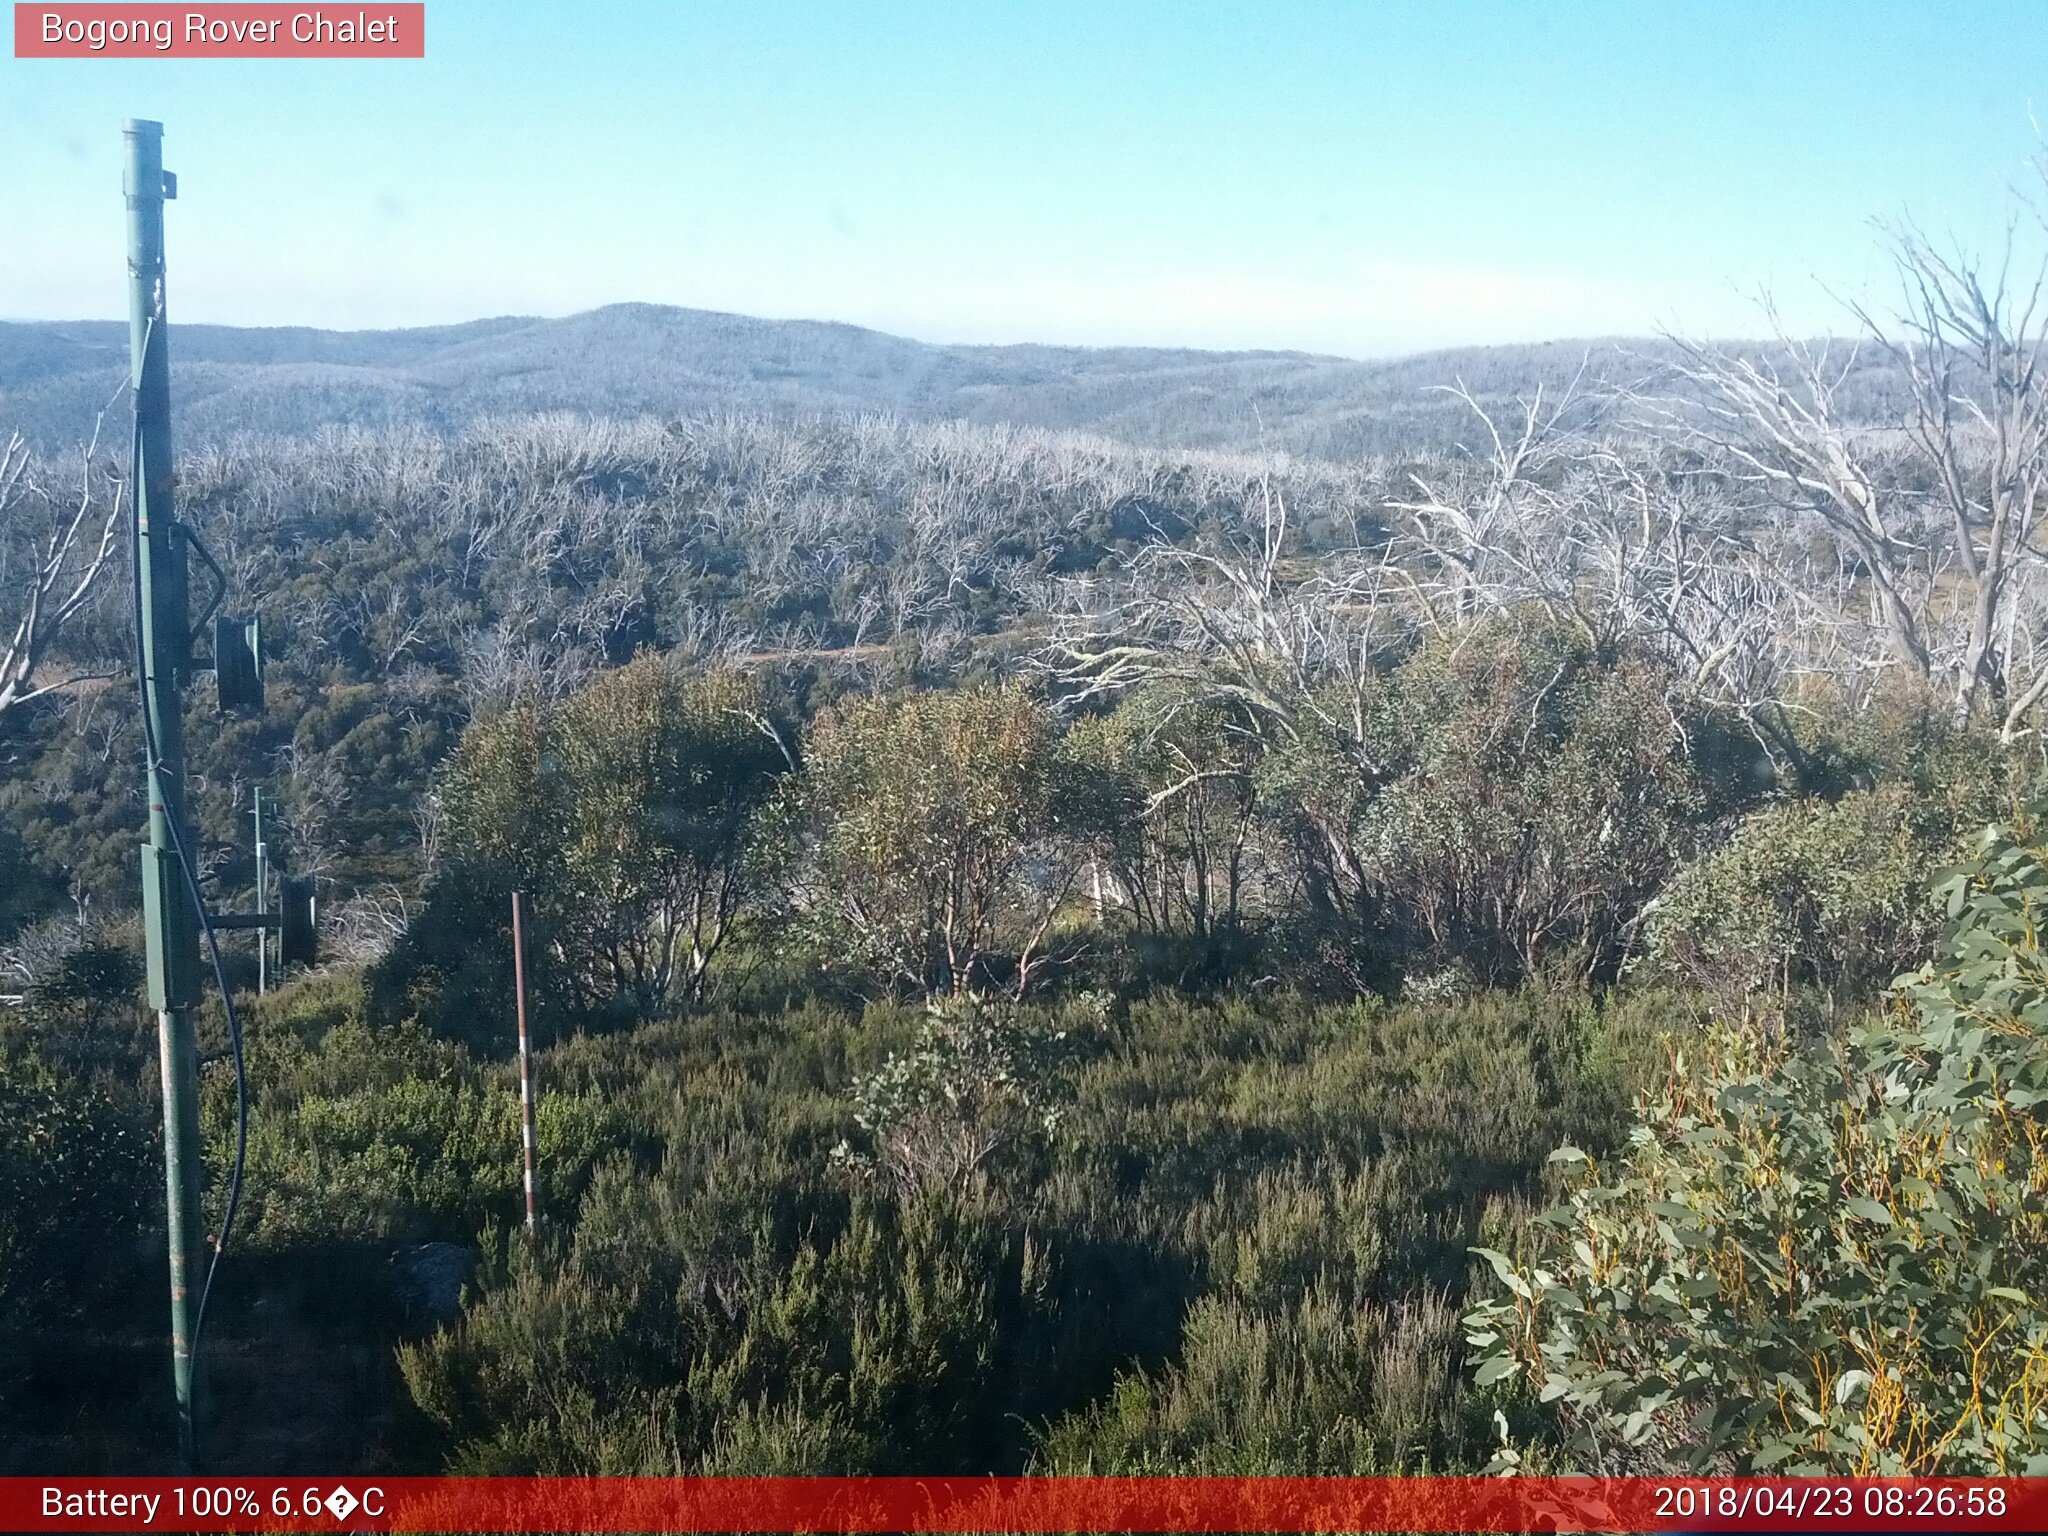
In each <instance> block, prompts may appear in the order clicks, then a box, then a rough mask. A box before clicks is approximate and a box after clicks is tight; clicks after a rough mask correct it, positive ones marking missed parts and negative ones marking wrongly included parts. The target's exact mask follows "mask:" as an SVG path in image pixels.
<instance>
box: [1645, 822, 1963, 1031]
mask: <svg viewBox="0 0 2048 1536" xmlns="http://www.w3.org/2000/svg"><path fill="white" fill-rule="evenodd" d="M1960 843H1961V834H1960V833H1959V831H1958V829H1957V827H1956V825H1955V823H1954V822H1953V821H1952V820H1950V818H1949V816H1948V815H1947V814H1945V813H1944V812H1943V810H1942V809H1941V808H1940V807H1938V806H1935V805H1932V804H1930V803H1929V802H1928V801H1927V800H1925V799H1924V798H1923V797H1922V796H1921V795H1920V794H1918V793H1917V792H1916V791H1915V790H1914V789H1913V788H1912V787H1911V786H1909V785H1904V784H1885V785H1881V786H1879V787H1877V788H1873V789H1863V790H1854V791H1851V792H1850V793H1849V794H1846V795H1844V796H1843V797H1842V798H1841V799H1840V800H1837V801H1834V802H1832V803H1830V802H1827V801H1811V800H1803V801H1794V802H1792V803H1790V804H1786V805H1777V806H1773V807H1771V808H1770V809H1768V810H1764V811H1759V812H1757V813H1756V814H1754V815H1752V816H1750V817H1749V818H1748V819H1747V820H1745V821H1744V822H1743V823H1742V825H1741V826H1740V827H1739V828H1738V829H1737V830H1736V833H1735V835H1734V837H1733V838H1731V839H1730V840H1729V841H1728V842H1727V843H1726V844H1725V845H1723V846H1722V847H1720V848H1717V849H1715V850H1714V851H1713V852H1711V853H1708V854H1706V855H1704V856H1702V857H1701V858H1699V859H1697V860H1695V861H1694V862H1693V863H1691V864H1689V865H1687V866H1686V867H1685V868H1684V869H1683V870H1681V871H1680V872H1679V874H1678V876H1677V877H1676V878H1675V879H1673V880H1672V882H1671V883H1670V885H1669V886H1667V887H1666V888H1665V890H1664V892H1663V894H1662V896H1661V897H1660V898H1659V900H1658V903H1657V906H1656V909H1655V910H1654V911H1653V912H1652V914H1651V917H1650V920H1649V923H1648V925H1647V928H1648V935H1647V948H1648V958H1649V960H1650V963H1651V964H1652V965H1653V966H1655V967H1660V968H1663V969H1665V970H1667V971H1668V972H1670V973H1672V974H1674V975H1675V976H1676V977H1677V978H1679V979H1681V980H1683V981H1685V982H1686V983H1688V984H1690V985H1693V986H1696V987H1699V988H1701V989H1702V990H1704V991H1705V992H1707V993H1708V994H1709V995H1710V996H1711V997H1713V998H1714V999H1715V1001H1716V1003H1717V1004H1718V1005H1719V1006H1720V1007H1721V1009H1722V1010H1723V1011H1724V1012H1728V1013H1731V1014H1732V1013H1736V1012H1740V1011H1742V1010H1743V1009H1745V1008H1747V1007H1749V1006H1751V1004H1752V1002H1753V1001H1754V1000H1755V999H1756V997H1757V996H1758V995H1759V994H1771V993H1776V994H1778V996H1779V997H1780V998H1782V996H1783V994H1784V993H1785V992H1786V990H1788V989H1789V988H1790V987H1792V986H1793V985H1795V984H1802V983H1803V984H1810V985H1813V986H1816V987H1819V988H1820V989H1821V990H1822V991H1823V992H1825V993H1826V994H1827V995H1828V996H1829V997H1830V998H1833V999H1838V1000H1843V1001H1849V1002H1862V1001H1867V1000H1868V999H1870V998H1871V997H1873V996H1874V995H1875V994H1876V993H1877V991H1878V990H1879V989H1880V988H1882V987H1884V986H1885V985H1887V984H1888V983H1889V982H1890V981H1891V980H1892V978H1893V977H1894V976H1896V975H1898V974H1899V972H1901V971H1903V970H1905V969H1907V968H1908V967H1909V966H1911V965H1912V964H1913V963H1914V961H1915V960H1916V959H1917V958H1918V957H1919V956H1922V955H1924V954H1926V953H1927V951H1928V949H1929V947H1930V946H1931V945H1932V944H1933V943H1934V941H1935V938H1936V937H1937V935H1938V934H1939V932H1940V928H1941V919H1940V913H1939V911H1938V909H1937V908H1936V906H1935V904H1934V902H1933V901H1932V900H1931V899H1930V898H1929V896H1928V894H1927V872H1928V870H1930V869H1931V868H1933V867H1934V866H1935V865H1937V864H1939V863H1941V862H1943V861H1944V860H1947V859H1951V858H1953V857H1955V856H1956V855H1957V854H1958V853H1960V851H1961V848H1960Z"/></svg>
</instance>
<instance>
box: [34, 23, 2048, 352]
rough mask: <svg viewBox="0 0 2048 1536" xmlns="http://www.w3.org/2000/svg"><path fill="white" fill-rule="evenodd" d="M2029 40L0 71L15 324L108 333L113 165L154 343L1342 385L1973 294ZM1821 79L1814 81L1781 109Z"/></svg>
mask: <svg viewBox="0 0 2048 1536" xmlns="http://www.w3.org/2000/svg"><path fill="white" fill-rule="evenodd" d="M2043 44H2048V10H2043V9H2042V8H2040V7H2037V6H2027V5H2019V4H1983V5H1976V6H1970V7H1966V8H1961V9H1957V10H1950V11H1942V12H1935V11H1932V10H1930V9H1928V8H1925V7H1919V6H1913V5H1884V6H1878V5H1847V4H1837V5H1815V6H1810V7H1802V8H1800V9H1799V10H1798V11H1797V12H1796V13H1784V12H1769V13H1766V12H1762V11H1759V10H1751V9H1748V8H1738V7H1715V6H1709V7H1695V8H1690V9H1687V10H1684V11H1680V10H1676V9H1669V10H1667V9H1664V8H1648V7H1632V6H1627V5H1621V4H1617V3H1591V0H1580V3H1574V4H1565V5H1557V6H1549V7H1543V8H1540V9H1538V8H1523V7H1510V6H1505V5H1501V4H1497V3H1485V0H1465V3H1461V4H1455V5H1447V6H1439V7H1431V8H1429V9H1428V10H1426V11H1425V10H1422V9H1419V8H1418V9H1415V10H1405V9H1398V8H1394V7H1348V6H1335V5H1326V4H1323V5H1319V4H1313V3H1308V0H1300V3H1292V4H1284V5H1273V6H1266V7H1257V8H1252V7H1243V6H1231V5H1221V6H1216V7H1211V8H1204V9H1202V10H1200V11H1199V12H1196V11H1191V10H1188V9H1186V8H1181V7H1174V6H1169V5H1164V4H1141V3H1132V4H1129V5H1124V6H1118V7H1114V8H1096V9H1090V8H1086V7H1081V6H1078V5H1063V4H1048V5H1037V6H1003V5H992V6H988V7H977V8H975V9H974V11H973V12H971V13H966V12H959V11H955V10H948V9H946V8H941V7H934V6H925V5H917V4H910V3H897V4H890V5H881V6H876V7H872V8H863V9H862V10H861V11H860V12H859V13H858V14H855V13H851V12H843V11H837V10H833V9H830V8H814V7H789V8H775V9H774V10H773V11H769V10H766V9H763V10H759V11H755V10H734V9H714V8H710V7H701V8H700V7H684V6H673V5H660V4H650V3H622V4H615V5H606V6H586V7H577V8H574V9H573V10H572V9H568V8H562V7H558V6H544V5H537V4H511V3H503V4H491V5H483V4H479V3H476V0H433V4H432V5H431V6H430V7H429V10H428V41H427V56H426V58H425V59H423V60H419V61H335V60H295V61H263V62H249V61H231V60H222V61H213V60H181V61H176V62H166V61H164V60H158V59H144V60H120V59H109V60H98V61H78V60H37V59H9V60H7V61H6V63H5V65H4V66H0V68H4V69H5V70H6V71H7V73H6V74H5V76H4V79H5V89H4V90H0V173H4V175H5V177H6V180H7V182H8V184H9V186H10V190H11V191H13V193H14V195H15V196H16V198H17V199H18V201H19V202H20V203H21V204H22V205H23V206H30V207H34V208H36V209H37V210H38V213H39V216H38V217H37V218H36V219H35V220H33V221H32V222H31V221H24V228H23V229H22V230H21V232H20V234H19V236H18V237H17V239H16V240H15V241H14V242H13V243H12V244H11V245H10V248H9V250H8V252H7V253H6V255H5V257H4V258H0V263H4V264H0V306H4V307H5V308H6V309H7V310H8V311H9V312H10V313H12V314H15V315H18V316H20V317H21V318H24V319H65V318H75V317H77V316H79V315H82V314H93V313H101V314H119V313H120V312H121V309H122V307H123V306H122V299H121V261H120V256H121V223H120V191H119V186H120V174H119V157H120V143H121V135H120V128H121V123H122V121H123V120H124V119H126V118H129V117H149V118H155V119H158V120H161V121H162V122H163V123H164V124H165V129H166V132H165V157H166V163H167V164H168V165H169V166H170V167H171V168H172V169H174V170H176V171H177V172H178V173H179V175H180V178H181V186H182V192H183V196H182V197H181V199H180V200H179V201H178V202H177V203H176V204H174V205H173V206H172V208H171V209H170V210H169V242H170V251H171V258H172V272H173V277H172V284H173V290H172V309H173V313H174V314H175V315H177V316H178V317H179V318H180V319H181V320H183V321H186V322H194V323H215V324H229V325H240V326H274V325H289V324H299V325H317V326H320V327H323V328H330V329H339V330H359V329H399V328H413V327H418V326H423V325H445V324H457V323H462V322H463V321H464V320H465V319H468V318H479V317H483V316H493V317H495V316H503V315H521V316H525V315H532V316H536V317H540V318H560V317H564V316H568V315H572V314H577V313H582V312H585V311H588V310H590V309H593V308H600V307H603V306H605V305H608V304H612V303H619V302H647V303H659V304H668V305H675V306H680V307H686V308H693V309H702V310H708V311H712V312H722V313H734V314H745V315H756V316H763V317H782V316H787V317H799V316H805V317H807V316H831V317H833V319H834V320H836V321H838V322H839V323H845V324H853V325H859V326H863V327H866V328H870V329H874V330H879V331H883V332H885V333H888V334H891V335H897V336H905V337H912V338H916V339H919V340H924V341H928V342H931V343H933V344H941V345H944V344H973V345H1005V344H1019V343H1040V344H1048V345H1077V346H1091V347H1104V346H1174V347H1188V348H1194V349H1199V350H1205V351H1214V350H1224V351H1240V350H1272V351H1305V352H1310V353H1315V354H1319V355H1326V356H1336V357H1347V358H1358V359H1382V358H1390V357H1399V356H1406V355H1410V354H1413V353H1416V352H1427V351H1436V350H1443V349H1447V348H1453V347H1459V346H1471V345H1489V344H1503V345H1505V344H1517V343H1525V342H1532V341H1537V340H1542V339H1555V338H1561V337H1572V338H1579V337H1585V336H1637V335H1647V334H1652V333H1654V332H1656V331H1658V330H1660V329H1676V330H1679V331H1683V332H1686V333H1688V334H1722V335H1753V334H1756V333H1758V332H1759V331H1760V330H1761V329H1762V328H1763V327H1762V323H1761V319H1760V317H1759V316H1758V315H1757V314H1756V311H1755V309H1754V303H1753V296H1754V295H1755V294H1756V293H1757V292H1758V291H1759V290H1763V289H1768V290H1769V291H1771V292H1772V293H1773V294H1774V296H1775V297H1776V299H1777V301H1778V303H1779V305H1780V306H1781V310H1782V312H1783V314H1784V317H1785V320H1786V323H1787V324H1788V325H1789V326H1791V327H1792V328H1793V329H1795V330H1799V331H1804V332H1808V333H1813V332H1818V331H1822V330H1826V329H1830V328H1839V327H1841V326H1843V325H1845V324H1846V321H1845V320H1844V319H1843V318H1842V316H1841V310H1840V305H1839V300H1838V299H1836V298H1835V297H1831V296H1830V292H1829V290H1830V289H1832V290H1833V291H1834V292H1836V293H1839V294H1841V295H1843V296H1858V297H1870V298H1873V299H1875V300H1877V301H1878V302H1880V303H1882V302H1883V300H1884V297H1885V289H1884V288H1883V287H1882V286H1881V285H1880V279H1881V278H1882V275H1883V272H1884V266H1883V261H1882V258H1881V255H1880V253H1879V252H1878V251H1877V250H1876V248H1875V244H1874V241H1873V240H1872V237H1871V230H1870V228H1869V223H1870V221H1871V220H1872V219H1873V218H1898V217H1911V218H1913V219H1915V220H1917V221H1918V222H1919V223H1920V224H1921V225H1923V226H1924V227H1926V228H1927V229H1929V230H1930V231H1933V232H1935V233H1936V234H1949V233H1953V234H1954V235H1955V236H1956V237H1957V238H1958V239H1959V240H1961V241H1962V242H1963V243H1964V244H1965V245H1966V246H1968V247H1971V248H1974V249H1983V248H1985V247H1987V246H1988V245H1991V244H1993V243H1995V242H1996V240H1997V239H1998V238H1999V237H2000V235H2001V233H2002V231H2003V228H2004V225H2005V221H2006V219H2007V217H2008V214H2009V212H2010V211H2011V208H2012V199H2011V193H2012V190H2013V188H2014V187H2015V186H2020V185H2025V184H2027V182H2028V179H2029V178H2030V176H2031V175H2032V173H2031V171H2030V170H2029V167H2028V162H2029V159H2030V157H2031V156H2033V155H2034V154H2035V153H2037V152H2038V150H2039V147H2040V146H2039V141H2038V137H2037V135H2036V133H2035V130H2034V129H2033V127H2032V126H2031V113H2032V107H2033V102H2032V97H2031V94H2030V93H2031V91H2032V90H2033V89H2034V81H2033V77H2032V75H2031V74H2030V68H2031V61H2032V60H2033V59H2035V58H2036V57H2038V56H2039V55H2040V53H2041V51H2042V49H2041V46H2040V45H2043ZM1821 65H1824V66H1825V67H1819V66H1821Z"/></svg>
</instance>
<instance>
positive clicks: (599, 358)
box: [0, 304, 1898, 459]
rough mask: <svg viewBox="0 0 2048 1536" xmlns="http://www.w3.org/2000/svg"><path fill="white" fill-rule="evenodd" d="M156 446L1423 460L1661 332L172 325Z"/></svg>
mask: <svg viewBox="0 0 2048 1536" xmlns="http://www.w3.org/2000/svg"><path fill="white" fill-rule="evenodd" d="M171 352H172V356H173V357H174V358H175V359H176V360H177V366H178V370H179V374H178V388H179V408H178V433H179V441H180V442H181V443H182V444H185V445H187V446H193V447H199V446H212V445H218V444H222V443H225V442H227V441H228V440H230V439H232V438H233V437H235V436H236V435H237V434H240V433H254V434H259V435H271V434H277V433H285V434H300V433H308V432H313V431H317V430H320V429H322V428H327V427H333V426H350V427H384V426H393V425H419V426H425V427H430V428H434V429H436V430H444V431H445V430H460V429H463V428H466V427H467V426H469V425H470V424H471V423H473V422H475V421H476V420H477V419H478V418H479V417H483V416H492V415H506V414H521V413H527V412H532V411H569V412H575V413H579V414H583V415H590V416H603V417H627V418H630V417H635V416H642V415H653V416H657V417H663V418H674V417H686V416H703V415H718V414H725V413H731V412H739V413H743V414H751V415H772V416H774V417H777V418H779V419H784V420H803V419H808V418H814V417H818V416H830V415H844V414H855V415H861V414H884V415H889V416H892V417H896V418H899V419H902V420H906V421H911V422H943V421H966V422H974V423H980V424H984V425H1001V426H1012V427H1018V426H1022V427H1044V428H1048V429H1052V430H1057V431H1080V432H1090V433H1100V434H1103V435H1106V436H1110V437H1114V438H1116V439H1117V440H1119V441H1122V442H1127V443H1131V444H1135V445H1141V446H1151V447H1160V448H1167V447H1171V448H1202V449H1243V450H1259V449H1264V450H1269V451H1271V450H1285V451H1288V452H1291V453H1295V454H1302V455H1308V456H1311V457H1318V458H1332V459H1341V458H1351V457H1356V456H1360V455H1365V454H1376V453H1408V452H1423V451H1442V450H1445V449H1449V448H1451V447H1453V446H1455V445H1457V444H1460V443H1464V442H1466V441H1467V440H1468V436H1469V434H1470V432H1471V430H1472V428H1473V425H1474V423H1473V420H1472V417H1471V414H1470V412H1469V411H1468V410H1466V409H1465V408H1464V407H1462V406H1461V405H1459V404H1458V403H1457V402H1456V401H1453V400H1449V399H1447V398H1445V396H1444V395H1443V394H1442V393H1441V391H1442V390H1443V389H1444V388H1447V387H1449V386H1452V385H1454V384H1460V383H1462V384H1463V385H1464V386H1466V387H1467V388H1469V389H1470V390H1471V391H1472V392H1473V393H1474V394H1475V395H1476V396H1478V397H1479V398H1480V399H1481V400H1482V401H1484V402H1487V403H1489V404H1491V405H1496V406H1498V405H1504V404H1509V403H1511V402H1512V401H1513V400H1514V399H1515V398H1516V397H1517V396H1518V395H1523V394H1530V393H1533V392H1534V391H1535V390H1537V389H1538V388H1548V389H1551V390H1553V391H1555V390H1557V389H1559V388H1562V387H1563V386H1565V385H1566V384H1568V383H1569V382H1570V381H1571V380H1572V379H1573V378H1574V377H1575V376H1577V375H1579V374H1580V373H1581V372H1584V373H1586V374H1588V375H1590V376H1591V377H1592V378H1594V379H1595V380H1599V381H1606V382H1612V383H1630V382H1634V381H1636V380H1638V379H1640V378H1642V377H1643V376H1645V375H1646V374H1649V373H1651V372H1653V371H1655V369H1656V368H1657V367H1658V365H1659V364H1661V363H1663V362H1666V361H1668V360H1669V358H1670V356H1671V350H1670V348H1669V346H1668V345H1667V344H1665V343H1663V342H1660V341H1655V340H1642V341H1621V342H1617V341H1587V342H1554V343H1548V344H1544V345H1532V346H1516V347H1477V348H1468V349H1465V350H1463V351H1456V352H1438V353H1430V354H1425V355H1420V356H1415V357H1405V358H1397V359H1392V360H1386V361H1375V362H1354V361H1350V360H1347V359H1344V358H1336V357H1317V356H1311V355H1308V354H1305V353H1292V352H1196V351H1173V350H1165V349H1156V348H1142V347H1105V348H1086V347H1053V346H1002V347H997V346H931V345H926V344H923V343H920V342H915V341H909V340H906V339H904V338H902V337H899V336H888V335H883V334H882V333H880V332H877V331H868V330H862V329H861V328H859V327H857V326H851V325H829V324H822V323H819V322H814V321H801V320H791V321H783V320H756V319H750V318H748V317H746V316H742V315H722V314H713V313H709V312H706V311H703V310H688V309H671V308H663V307H661V306H658V305H651V304H621V305H613V306H611V307H609V308H606V309H599V310H593V311H591V312H589V313H587V314H581V315H572V316H569V317H567V318H566V319H559V320H537V319H519V318H506V319H498V320H479V321H476V322H473V323H471V324H468V325H456V326H443V327H432V328H427V329H420V330H409V331H354V332H340V331H316V330H308V329H278V330H238V329H235V328H232V327H228V326H216V325H174V326H173V327H172V329H171ZM127 359H128V330H127V327H126V326H125V325H120V324H114V323H108V322H82V323H77V324H50V323H38V324H21V323H7V322H0V422H6V423H8V424H9V425H10V426H12V427H14V428H17V429H19V430H21V431H23V432H24V433H26V434H27V435H28V436H29V437H30V438H32V439H34V440H35V441H36V442H37V443H38V444H39V445H40V446H42V447H44V448H48V449H54V448H58V447H61V446H63V445H66V444H68V443H70V442H72V441H73V440H75V439H76V438H77V437H79V436H80V435H81V434H82V432H83V431H84V430H85V425H86V424H88V423H90V421H91V419H92V415H93V412H94V411H96V410H97V409H98V408H99V407H101V406H102V405H104V404H105V403H106V401H107V399H108V398H109V397H110V396H111V395H112V394H113V393H114V391H115V390H116V389H118V388H119V387H120V385H121V383H122V381H123V380H124V379H125V378H126V377H127ZM1897 382H1898V381H1897V379H1896V375H1895V371H1894V369H1893V367H1892V365H1891V363H1890V361H1889V360H1888V359H1885V358H1884V357H1882V356H1881V355H1879V354H1876V353H1872V354H1870V355H1868V356H1867V357H1865V358H1864V359H1863V360H1862V363H1861V365H1860V366H1859V368H1858V370H1857V373H1856V377H1855V379H1854V380H1853V381H1852V383H1851V384H1850V386H1849V387H1848V388H1847V389H1846V390H1845V391H1844V392H1843V395H1844V399H1845V400H1847V401H1849V402H1850V403H1851V404H1852V405H1854V406H1856V408H1858V409H1859V410H1862V409H1870V410H1874V409H1879V408H1882V405H1883V404H1884V403H1886V401H1887V400H1888V397H1890V396H1892V395H1894V394H1895V393H1896V387H1897Z"/></svg>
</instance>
